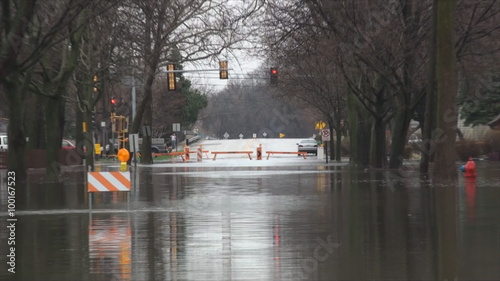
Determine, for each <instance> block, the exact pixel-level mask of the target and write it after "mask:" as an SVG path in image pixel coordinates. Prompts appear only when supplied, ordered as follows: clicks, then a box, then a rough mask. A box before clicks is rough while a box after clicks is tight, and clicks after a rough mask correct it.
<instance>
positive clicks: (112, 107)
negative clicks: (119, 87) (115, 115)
mask: <svg viewBox="0 0 500 281" xmlns="http://www.w3.org/2000/svg"><path fill="white" fill-rule="evenodd" d="M109 103H111V112H115V109H116V99H115V97H112V98H111V99H110V100H109Z"/></svg>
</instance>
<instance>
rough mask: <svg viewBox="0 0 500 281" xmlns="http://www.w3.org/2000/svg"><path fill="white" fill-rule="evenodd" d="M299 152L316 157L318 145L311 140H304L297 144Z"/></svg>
mask: <svg viewBox="0 0 500 281" xmlns="http://www.w3.org/2000/svg"><path fill="white" fill-rule="evenodd" d="M297 145H298V146H299V147H298V151H299V152H303V151H305V152H307V153H313V154H315V155H318V143H317V142H316V140H313V139H304V140H301V141H299V142H298V143H297Z"/></svg>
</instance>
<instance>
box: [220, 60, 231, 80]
mask: <svg viewBox="0 0 500 281" xmlns="http://www.w3.org/2000/svg"><path fill="white" fill-rule="evenodd" d="M219 78H220V79H228V78H229V75H228V72H227V60H222V61H219Z"/></svg>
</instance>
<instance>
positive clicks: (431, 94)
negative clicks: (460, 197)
mask: <svg viewBox="0 0 500 281" xmlns="http://www.w3.org/2000/svg"><path fill="white" fill-rule="evenodd" d="M437 2H438V0H434V1H433V3H432V23H431V32H430V36H431V40H430V44H429V75H428V78H427V79H428V81H427V89H426V95H425V118H424V127H423V129H422V151H421V154H422V158H420V172H421V173H428V172H429V163H430V162H431V159H432V155H433V153H434V145H433V143H432V130H433V129H434V128H435V126H436V123H435V120H436V116H435V115H436V106H435V105H436V48H437V37H436V36H437V34H436V33H437V32H436V27H437Z"/></svg>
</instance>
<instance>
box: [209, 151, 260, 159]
mask: <svg viewBox="0 0 500 281" xmlns="http://www.w3.org/2000/svg"><path fill="white" fill-rule="evenodd" d="M252 153H253V151H212V154H213V155H214V159H212V160H214V161H215V158H217V155H219V154H247V155H248V159H250V160H252V156H251V155H250V154H252Z"/></svg>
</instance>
